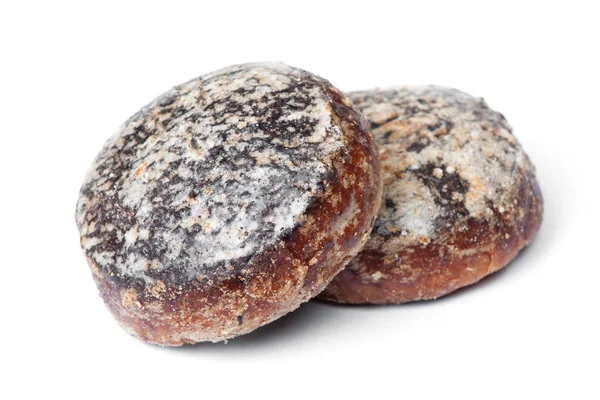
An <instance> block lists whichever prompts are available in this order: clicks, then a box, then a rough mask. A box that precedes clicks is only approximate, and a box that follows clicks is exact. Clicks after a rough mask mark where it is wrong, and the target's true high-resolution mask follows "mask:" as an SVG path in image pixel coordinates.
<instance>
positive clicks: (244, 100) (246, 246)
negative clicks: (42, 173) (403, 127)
mask: <svg viewBox="0 0 600 400" xmlns="http://www.w3.org/2000/svg"><path fill="white" fill-rule="evenodd" d="M380 199H381V177H380V163H379V158H378V156H377V150H376V146H375V143H374V141H373V138H372V137H371V135H370V133H369V128H368V125H367V124H366V122H365V121H364V119H362V117H361V116H360V114H358V113H357V111H356V110H355V109H354V108H353V107H352V106H351V103H350V101H349V100H348V98H347V97H345V96H343V95H342V94H340V92H339V91H338V90H337V89H336V88H334V87H333V86H332V85H331V84H330V83H329V82H328V81H326V80H324V79H321V78H319V77H317V76H315V75H313V74H310V73H308V72H306V71H302V70H299V69H295V68H292V67H288V66H286V65H283V64H278V63H259V64H244V65H237V66H232V67H229V68H225V69H222V70H220V71H216V72H213V73H210V74H207V75H204V76H201V77H199V78H197V79H193V80H191V81H189V82H187V83H184V84H182V85H180V86H177V87H175V88H173V89H172V90H170V91H168V92H166V93H164V94H163V95H161V96H160V97H158V98H157V99H156V100H154V101H153V102H151V103H150V104H148V105H147V106H146V107H144V108H142V109H141V110H140V111H139V112H138V113H136V114H135V115H134V116H133V117H131V118H130V119H129V120H128V121H127V122H125V124H124V125H123V126H122V127H121V128H120V129H119V131H118V132H117V133H116V134H115V135H114V136H113V137H112V138H111V139H110V140H109V141H108V142H107V143H106V144H105V146H104V148H103V149H102V150H101V152H100V153H99V155H98V156H97V158H96V160H95V161H94V163H93V164H92V166H91V167H90V169H89V171H88V173H87V176H86V178H85V180H84V183H83V186H82V188H81V192H80V197H79V201H78V203H77V210H76V221H77V225H78V228H79V231H80V234H81V246H82V248H83V251H84V253H85V256H86V258H87V260H88V263H89V265H90V267H91V270H92V274H93V277H94V279H95V281H96V284H97V286H98V288H99V291H100V294H101V296H102V298H103V299H104V301H105V303H106V304H107V306H108V308H109V309H110V311H111V312H112V314H113V315H114V317H115V318H116V319H117V321H118V322H119V323H120V324H121V325H122V326H123V327H125V328H126V329H127V330H128V331H129V332H130V333H132V334H134V335H136V336H138V337H140V338H142V339H143V340H145V341H148V342H151V343H156V344H160V345H181V344H184V343H196V342H201V341H220V340H224V339H227V338H232V337H235V336H237V335H241V334H244V333H247V332H250V331H252V330H254V329H256V328H257V327H259V326H261V325H264V324H266V323H268V322H270V321H273V320H274V319H276V318H279V317H281V316H282V315H284V314H286V313H288V312H290V311H292V310H294V309H295V308H296V307H298V306H299V305H300V304H301V303H302V302H305V301H307V300H309V299H310V298H311V297H313V296H315V295H316V294H318V293H319V292H320V291H322V290H323V288H324V287H325V286H326V285H327V283H328V282H329V281H330V280H331V279H332V278H333V277H334V276H335V274H336V273H338V272H339V271H340V270H341V269H342V268H343V266H344V265H345V264H346V263H347V262H348V260H349V259H350V258H351V257H353V256H354V255H356V253H357V252H358V251H359V250H360V248H361V247H362V246H363V244H364V243H365V242H366V240H367V239H368V235H369V232H370V230H371V228H372V226H373V223H374V221H375V217H376V214H377V210H378V208H379V203H380Z"/></svg>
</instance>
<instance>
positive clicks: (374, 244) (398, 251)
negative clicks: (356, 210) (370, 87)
mask: <svg viewBox="0 0 600 400" xmlns="http://www.w3.org/2000/svg"><path fill="white" fill-rule="evenodd" d="M350 97H351V99H352V100H353V101H354V102H355V105H356V106H357V108H359V110H360V111H361V112H363V115H364V116H365V117H366V118H367V120H369V122H370V123H371V127H372V128H373V129H374V130H373V134H374V137H375V139H376V141H377V143H378V145H379V146H380V156H381V160H382V171H383V172H382V174H383V180H384V193H383V200H382V206H381V209H380V212H379V216H378V219H377V222H376V224H375V228H374V229H373V233H372V235H371V237H370V239H369V241H368V243H367V244H366V246H365V248H364V249H363V250H362V251H361V252H360V253H359V254H358V255H357V257H355V258H354V259H352V260H351V262H350V263H349V265H348V266H347V267H346V268H345V269H344V270H343V271H342V272H341V273H340V274H338V275H337V276H336V277H335V278H334V280H333V281H332V282H331V283H330V284H329V285H328V286H327V288H326V289H325V291H324V292H323V293H321V294H320V296H319V298H321V299H324V300H330V301H335V302H340V303H356V304H361V303H372V304H386V303H403V302H409V301H416V300H428V299H435V298H438V297H440V296H443V295H445V294H448V293H450V292H452V291H454V290H456V289H458V288H461V287H464V286H466V285H470V284H472V283H474V282H477V281H479V280H480V279H482V278H483V277H485V276H487V275H489V274H491V273H493V272H495V271H497V270H499V269H501V268H502V267H504V266H505V265H507V264H508V263H509V262H510V261H511V260H512V259H513V258H514V257H515V256H516V255H517V254H518V252H519V251H520V250H521V249H522V248H523V247H525V246H526V245H527V244H529V243H530V242H531V240H532V239H533V237H534V236H535V234H536V232H537V231H538V229H539V227H540V224H541V220H542V210H543V206H542V197H541V193H540V189H539V187H538V184H537V182H536V179H535V169H534V167H533V165H531V163H530V161H529V159H528V158H527V156H526V155H525V153H524V152H523V150H522V148H521V147H520V145H519V144H518V142H517V141H516V139H514V136H512V134H511V129H510V127H509V126H508V124H507V123H506V121H505V120H504V117H502V116H501V115H500V114H498V113H496V112H494V111H492V110H490V109H489V108H488V107H487V105H486V104H485V103H484V102H483V100H481V99H477V98H473V97H471V96H468V95H465V94H464V93H461V92H458V91H455V90H452V89H446V88H439V87H420V88H399V89H393V90H387V91H371V92H357V93H352V94H350ZM448 171H450V173H449V172H448Z"/></svg>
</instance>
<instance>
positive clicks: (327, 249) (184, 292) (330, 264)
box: [78, 70, 381, 346]
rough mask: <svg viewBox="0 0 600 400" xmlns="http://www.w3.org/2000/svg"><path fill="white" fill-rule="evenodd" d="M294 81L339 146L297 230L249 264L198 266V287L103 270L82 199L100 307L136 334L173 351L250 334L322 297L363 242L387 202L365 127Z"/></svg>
mask: <svg viewBox="0 0 600 400" xmlns="http://www.w3.org/2000/svg"><path fill="white" fill-rule="evenodd" d="M286 71H287V70H286ZM261 73H262V72H261ZM295 74H298V73H295ZM213 76H214V75H213ZM296 77H300V78H303V79H306V80H307V81H308V84H309V85H311V86H314V87H315V88H317V89H318V90H317V89H315V90H317V91H318V92H319V93H320V95H321V96H323V98H324V99H325V101H326V102H327V104H328V106H327V107H328V109H329V110H330V113H331V120H332V126H335V127H337V128H336V129H339V130H340V131H341V146H340V147H339V150H337V151H336V152H335V153H334V154H332V155H331V156H330V159H329V160H328V172H327V174H325V175H324V177H323V180H322V181H321V182H320V184H319V189H318V190H317V192H316V193H315V194H314V198H313V199H312V201H311V203H310V206H309V208H308V209H306V210H305V212H304V213H303V214H302V215H301V216H300V217H299V218H298V221H297V223H296V224H295V227H294V228H293V229H292V230H291V231H290V232H288V233H286V234H284V235H283V236H281V237H280V238H279V239H278V240H277V241H276V242H273V243H267V244H266V245H265V246H264V247H263V248H262V250H260V251H257V252H255V253H254V254H252V255H251V256H250V257H248V258H244V259H243V261H240V260H239V259H238V260H231V261H230V262H228V263H221V264H218V265H215V266H212V267H211V266H206V265H200V266H198V267H196V268H197V269H198V273H197V275H196V276H194V277H192V278H190V277H189V276H190V275H189V273H184V271H182V272H179V270H178V269H174V268H167V267H164V268H163V269H162V270H160V271H159V272H156V273H155V274H154V275H151V274H146V272H145V271H146V270H142V272H139V271H135V270H134V273H131V274H130V275H127V271H129V269H126V268H123V267H119V266H116V267H114V266H113V265H112V264H109V265H108V267H107V266H102V265H99V263H98V261H97V260H98V259H99V258H98V256H97V254H95V253H93V247H90V246H89V243H84V242H85V241H88V242H89V241H90V237H89V236H86V234H85V232H88V231H89V230H90V229H89V228H88V225H89V224H90V223H93V218H92V219H90V218H89V211H87V212H86V210H90V209H92V210H94V209H93V208H90V206H88V204H95V203H93V201H94V200H93V196H91V195H88V194H87V193H88V192H90V190H88V191H87V192H85V193H86V196H87V197H86V199H85V201H84V206H82V207H80V209H81V210H83V211H80V212H79V213H78V221H79V223H80V230H82V232H84V233H82V246H83V247H84V252H85V253H86V256H87V259H88V263H89V264H90V266H91V269H92V273H93V276H94V279H95V281H96V284H97V286H98V288H99V290H100V294H101V296H102V298H103V299H104V301H105V303H106V304H107V306H108V308H109V309H110V311H111V312H112V314H113V315H114V316H115V318H116V319H117V321H118V322H119V323H120V324H121V325H122V326H123V327H124V328H125V329H127V330H128V331H129V332H130V333H132V334H134V335H136V336H138V337H140V338H142V339H143V340H145V341H147V342H150V343H155V344H160V345H169V346H176V345H182V344H184V343H196V342H200V341H220V340H224V339H228V338H232V337H235V336H238V335H241V334H244V333H248V332H250V331H252V330H254V329H256V328H258V327H259V326H261V325H264V324H266V323H268V322H270V321H272V320H274V319H277V318H279V317H281V316H283V315H284V314H286V313H288V312H290V311H292V310H294V309H295V308H296V307H298V306H299V305H300V304H301V303H302V302H305V301H307V300H309V299H310V298H312V297H314V296H315V295H316V294H318V293H319V292H320V291H321V290H323V288H324V287H325V286H326V285H327V283H328V282H329V281H330V280H331V279H332V278H333V276H334V275H335V274H336V273H337V272H339V271H340V270H341V269H342V268H343V266H344V265H345V264H346V263H347V262H348V260H349V259H350V258H351V257H353V256H354V255H356V253H357V252H358V251H359V249H360V248H361V247H362V246H363V244H364V243H365V242H366V240H367V238H368V234H369V231H370V229H371V228H372V226H373V223H374V221H375V216H376V210H377V209H378V207H379V202H380V198H381V179H380V163H379V159H378V157H377V151H376V148H375V144H374V141H373V139H372V137H371V135H370V133H369V129H368V126H367V125H366V122H365V121H364V119H362V117H361V116H360V115H359V114H358V113H357V112H356V111H355V110H354V109H353V108H352V107H351V105H350V102H349V100H348V99H347V98H346V97H344V96H343V95H341V94H340V93H339V91H337V89H335V88H334V87H333V86H331V85H330V84H329V82H327V81H325V80H322V79H320V78H317V77H314V76H313V75H310V74H307V73H306V72H304V71H301V74H299V76H298V75H296ZM276 106H277V105H276ZM267 129H269V128H268V127H267ZM270 134H273V135H274V136H277V134H278V133H277V132H272V133H270ZM132 168H133V167H132ZM98 170H101V168H99V169H98ZM92 192H93V191H92ZM89 199H92V200H89ZM96 209H97V208H96ZM111 231H112V229H111ZM90 255H95V258H93V257H91V256H90ZM159 261H160V260H159ZM183 261H185V260H183ZM188 262H189V263H193V262H194V260H192V259H190V260H189V261H188ZM123 271H124V272H123ZM148 271H151V270H150V269H148ZM140 274H146V275H140ZM140 276H141V277H142V279H140ZM163 277H164V278H163Z"/></svg>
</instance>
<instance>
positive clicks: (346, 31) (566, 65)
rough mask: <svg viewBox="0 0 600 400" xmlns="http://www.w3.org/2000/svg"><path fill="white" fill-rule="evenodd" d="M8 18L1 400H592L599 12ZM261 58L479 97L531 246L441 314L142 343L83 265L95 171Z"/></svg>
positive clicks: (66, 10)
mask: <svg viewBox="0 0 600 400" xmlns="http://www.w3.org/2000/svg"><path fill="white" fill-rule="evenodd" d="M1 4H2V5H0V42H1V47H0V58H1V60H0V72H1V73H0V84H1V86H0V116H1V118H0V127H1V128H0V134H1V139H0V140H1V142H0V151H1V154H0V174H1V175H0V178H1V179H0V213H1V218H0V224H1V230H0V235H1V240H0V244H1V249H2V252H1V254H2V255H1V258H0V260H1V261H0V263H1V266H2V274H1V275H0V277H1V281H0V282H1V285H2V287H1V289H0V296H1V299H0V300H1V302H0V304H1V307H2V309H1V311H2V319H1V321H2V322H1V326H0V336H1V343H2V350H1V353H0V366H1V367H2V371H1V373H0V382H1V383H0V398H2V399H18V398H37V399H41V398H60V399H71V398H74V399H90V398H103V399H116V398H125V397H127V398H131V399H134V398H135V399H144V398H173V399H176V398H184V397H183V396H186V397H185V398H207V399H208V398H212V399H214V398H216V399H222V398H234V397H235V398H251V399H253V398H274V397H279V398H301V399H306V400H308V399H313V398H315V399H317V398H323V397H324V396H328V397H329V398H331V399H338V398H355V397H356V398H365V399H379V398H381V399H388V398H403V399H419V398H431V399H433V398H450V399H453V398H458V399H470V398H478V399H479V398H510V399H520V398H561V399H566V398H570V399H592V398H595V399H598V398H600V390H599V387H598V385H599V383H598V378H599V373H600V365H599V359H600V351H599V340H600V329H599V311H598V309H599V307H598V306H599V304H600V302H599V301H598V291H599V290H598V287H599V285H600V262H599V260H598V256H597V254H598V247H599V244H598V238H599V234H598V230H599V227H600V217H599V205H598V202H599V201H598V199H599V197H598V184H599V181H600V152H599V145H600V139H599V136H600V78H599V75H598V74H599V71H600V62H599V59H598V57H599V53H600V28H599V25H600V24H599V22H598V17H599V15H600V12H599V11H600V10H598V8H597V4H598V3H597V2H594V1H590V2H588V3H583V2H577V1H568V2H561V3H552V2H549V1H544V2H539V3H538V4H534V3H533V2H526V1H520V2H518V3H510V2H508V1H501V2H495V3H492V2H484V1H480V2H473V3H471V4H467V3H460V4H459V3H457V2H454V1H447V2H439V3H431V2H421V1H416V0H413V1H410V2H407V3H404V2H399V1H389V2H385V3H384V2H378V1H374V0H368V1H361V2H357V3H353V2H351V1H345V2H340V3H338V4H334V3H333V2H326V1H324V0H322V1H319V2H314V3H313V2H310V1H295V2H292V1H283V0H281V1H278V2H272V3H264V2H254V1H246V2H240V3H237V4H236V3H235V2H233V1H225V0H222V1H211V2H200V1H198V2H196V3H188V4H184V3H177V2H175V1H168V2H165V3H164V4H162V5H153V4H150V3H149V2H144V3H139V4H135V5H130V4H129V3H126V2H124V1H123V2H119V3H117V4H109V3H108V2H98V4H97V5H95V6H94V5H91V4H89V2H75V3H71V4H67V3H57V2H39V3H28V2H13V3H12V4H11V3H10V2H2V3H1ZM17 4H18V5H17ZM263 60H278V61H283V62H285V63H288V64H290V65H293V66H297V67H301V68H304V69H307V70H309V71H312V72H315V73H317V74H320V75H322V76H323V77H326V78H328V79H329V80H331V82H332V83H333V84H334V85H336V86H338V87H339V88H340V89H342V90H354V89H365V88H371V87H375V86H390V85H399V84H427V83H435V84H442V85H448V86H453V87H457V88H459V89H462V90H464V91H467V92H469V93H471V94H473V95H477V96H483V97H485V99H486V100H487V102H488V104H489V105H490V106H491V107H492V108H495V109H497V110H499V111H501V112H502V113H503V114H504V115H505V116H506V117H507V118H508V120H509V121H510V123H511V125H512V126H513V127H514V129H515V134H516V135H517V137H518V138H519V140H520V141H521V143H522V144H523V146H524V148H525V149H526V150H527V152H528V153H529V154H530V156H531V158H532V159H533V161H534V163H535V164H536V166H537V168H538V177H539V181H540V184H541V187H542V190H543V194H544V197H545V205H546V210H545V215H544V223H543V226H542V229H541V231H540V232H539V235H538V237H537V239H536V241H535V242H534V243H533V245H532V246H531V247H530V248H529V249H527V250H526V251H525V252H523V253H522V254H521V255H520V256H519V257H518V259H517V260H516V261H515V262H513V263H512V264H511V265H510V266H509V267H508V268H506V269H505V270H503V271H502V272H500V273H497V274H496V275H494V276H492V277H490V278H489V279H485V280H484V281H483V282H481V283H479V284H477V285H475V286H473V287H471V288H468V289H465V290H461V291H459V292H458V293H456V294H453V295H451V296H448V297H446V298H444V299H441V300H438V301H435V302H427V303H418V304H409V305H400V306H386V307H344V306H334V305H330V304H325V303H319V302H311V303H308V304H306V305H304V306H303V307H301V308H300V309H299V310H298V311H296V312H294V313H292V314H290V315H288V316H287V317H284V318H283V319H281V320H279V321H277V322H275V323H273V324H271V325H269V326H267V327H264V328H261V329H259V330H257V331H255V332H254V333H252V334H249V335H247V336H245V337H240V338H238V339H234V340H231V341H229V344H227V345H225V344H223V343H218V344H212V343H207V344H201V345H198V346H195V347H192V346H187V347H184V348H179V349H169V348H160V347H156V346H152V345H147V344H144V343H143V342H141V341H139V340H138V339H135V338H134V337H130V336H129V335H127V334H126V333H125V331H123V330H122V329H121V328H119V327H118V326H117V324H116V323H115V322H114V321H113V319H112V317H111V315H110V314H109V312H108V311H107V310H106V309H105V307H104V305H103V303H102V301H101V299H100V298H99V296H98V294H97V291H96V288H95V286H94V283H93V281H92V278H91V274H90V272H89V270H88V267H87V265H86V262H85V260H84V257H83V255H82V253H81V251H80V249H79V243H78V240H79V236H78V232H77V229H76V227H75V223H74V216H73V214H74V210H75V203H76V200H77V196H78V190H79V185H80V184H81V181H82V179H83V176H84V173H85V171H86V168H87V166H88V165H89V163H90V162H91V161H92V159H93V158H94V156H95V155H96V152H97V151H98V150H99V149H100V147H101V145H102V144H103V142H104V141H105V140H106V139H107V138H108V137H109V136H110V135H111V134H112V133H113V132H114V131H115V130H116V129H117V127H118V126H119V125H120V124H121V123H122V122H123V121H124V120H125V119H127V118H128V117H129V116H130V115H131V114H133V113H134V112H135V111H137V110H138V109H139V108H140V107H141V106H143V105H144V104H146V103H147V102H149V101H150V100H152V99H153V98H154V97H156V96H157V95H158V94H160V93H162V92H163V91H165V90H167V89H168V88H170V87H171V86H173V85H175V84H179V83H181V82H184V81H186V80H188V79H191V78H193V77H195V76H198V75H201V74H203V73H206V72H210V71H212V70H214V69H217V68H221V67H224V66H227V65H230V64H234V63H243V62H250V61H263ZM554 396H556V397H554Z"/></svg>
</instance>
